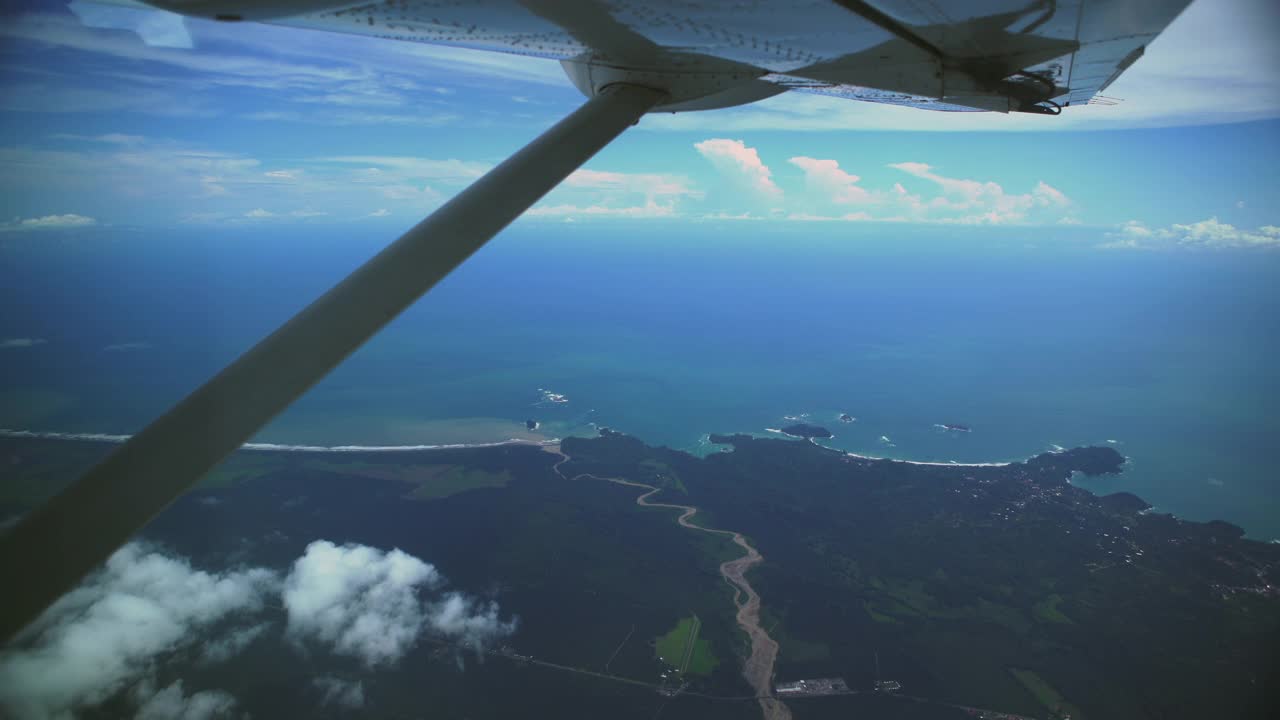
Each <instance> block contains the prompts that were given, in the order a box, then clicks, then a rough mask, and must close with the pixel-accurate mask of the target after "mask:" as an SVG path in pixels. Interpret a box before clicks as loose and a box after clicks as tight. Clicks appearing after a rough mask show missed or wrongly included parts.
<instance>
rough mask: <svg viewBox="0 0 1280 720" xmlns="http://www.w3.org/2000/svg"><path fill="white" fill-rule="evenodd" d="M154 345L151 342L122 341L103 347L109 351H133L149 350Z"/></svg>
mask: <svg viewBox="0 0 1280 720" xmlns="http://www.w3.org/2000/svg"><path fill="white" fill-rule="evenodd" d="M152 347H154V346H153V345H152V344H151V343H149V342H122V343H113V344H111V345H107V346H106V347H104V348H102V349H103V350H106V351H107V352H132V351H134V350H149V349H150V348H152Z"/></svg>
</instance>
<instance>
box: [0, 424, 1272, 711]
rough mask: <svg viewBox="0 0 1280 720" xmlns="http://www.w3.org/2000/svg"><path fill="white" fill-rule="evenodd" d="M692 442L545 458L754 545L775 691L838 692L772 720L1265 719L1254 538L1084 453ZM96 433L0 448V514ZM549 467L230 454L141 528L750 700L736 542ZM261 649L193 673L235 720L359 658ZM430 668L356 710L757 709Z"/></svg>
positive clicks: (474, 453) (27, 497)
mask: <svg viewBox="0 0 1280 720" xmlns="http://www.w3.org/2000/svg"><path fill="white" fill-rule="evenodd" d="M712 441H713V442H717V443H722V444H724V445H725V449H726V450H727V451H726V452H721V453H713V454H711V455H710V456H708V457H707V458H705V459H699V458H696V457H693V456H690V455H687V454H684V453H681V452H676V451H671V450H667V449H663V448H652V447H648V446H646V445H644V444H643V443H642V442H640V441H638V440H636V439H634V438H630V437H628V436H625V435H621V434H619V433H614V432H607V431H606V432H604V433H602V437H599V438H594V439H590V440H584V439H570V440H566V441H565V442H564V444H563V447H564V450H565V451H566V453H568V454H569V455H570V456H571V457H572V458H573V460H572V461H571V462H569V463H567V464H566V465H565V466H564V468H563V471H564V473H565V475H566V476H568V477H573V476H575V475H577V474H579V473H592V474H595V475H597V476H600V477H620V478H626V479H628V480H633V481H637V482H642V483H646V484H651V485H654V486H656V487H660V488H663V492H661V493H659V494H658V495H657V496H656V497H655V498H653V500H654V501H656V502H661V501H663V500H669V501H672V502H678V503H682V504H689V505H695V506H697V507H698V508H699V509H700V512H699V514H698V516H697V520H698V522H699V523H700V524H703V525H706V526H710V527H718V528H728V529H732V530H736V531H739V532H742V533H744V534H745V535H747V536H748V537H749V538H750V540H751V542H752V543H753V544H754V545H755V546H756V547H757V548H758V549H759V550H760V552H761V553H763V555H764V557H765V562H764V563H763V564H762V565H761V566H760V567H759V568H758V569H757V570H755V571H753V572H752V573H751V576H750V579H751V582H752V584H753V585H754V586H755V588H756V589H757V590H758V591H759V592H760V594H761V596H762V597H763V619H764V622H763V625H764V626H765V627H766V628H767V629H769V631H770V633H771V634H772V636H773V637H774V638H776V639H777V640H778V641H779V642H780V644H781V652H780V657H779V664H778V666H777V678H778V680H780V681H787V680H793V679H798V678H805V677H828V676H836V677H843V678H845V679H846V680H847V681H848V683H849V686H850V687H851V688H853V689H854V690H858V691H863V692H862V694H859V695H850V696H841V697H827V698H798V699H795V700H792V701H790V705H791V707H792V710H793V713H794V715H795V717H796V718H843V717H850V716H854V715H856V716H867V717H902V718H908V717H911V718H915V717H919V718H942V717H963V716H964V711H963V710H957V709H956V708H954V707H945V706H943V705H940V704H939V703H949V704H952V705H962V706H973V707H981V708H991V709H996V710H1003V711H1012V712H1020V713H1024V714H1027V715H1033V716H1036V717H1044V716H1047V715H1049V714H1050V713H1051V712H1054V711H1064V712H1071V714H1072V716H1073V717H1076V718H1080V717H1083V718H1086V719H1087V720H1099V719H1106V718H1119V717H1136V718H1179V717H1187V718H1201V717H1266V716H1267V714H1268V713H1267V711H1268V710H1269V709H1270V708H1268V707H1267V705H1266V703H1267V701H1268V698H1267V697H1266V693H1267V692H1268V691H1269V690H1271V689H1273V688H1275V687H1277V679H1276V676H1275V674H1274V665H1273V664H1272V663H1273V662H1274V656H1271V655H1269V653H1272V652H1274V651H1275V648H1277V647H1280V631H1278V629H1280V599H1278V598H1277V592H1276V590H1275V589H1274V586H1275V584H1276V583H1277V582H1280V579H1278V578H1277V572H1278V568H1280V547H1278V546H1274V545H1266V544H1262V543H1258V542H1254V541H1250V540H1246V539H1244V538H1243V537H1242V534H1241V532H1240V530H1239V528H1236V527H1234V526H1232V525H1230V524H1228V523H1222V522H1213V523H1193V522H1183V521H1180V520H1177V519H1174V518H1172V517H1169V516H1166V515H1159V514H1154V513H1149V512H1145V511H1146V510H1147V509H1148V508H1147V504H1146V503H1145V502H1143V501H1142V500H1141V499H1140V498H1137V497H1136V496H1133V495H1131V494H1128V493H1116V494H1112V495H1107V496H1103V497H1096V496H1094V495H1092V494H1090V493H1089V492H1087V491H1085V490H1082V489H1080V488H1077V487H1074V486H1072V485H1071V484H1069V482H1068V479H1069V478H1070V476H1071V474H1072V473H1073V472H1086V473H1095V474H1096V473H1111V472H1116V471H1118V470H1119V469H1120V467H1121V464H1122V462H1123V458H1121V457H1120V456H1119V454H1117V453H1116V452H1115V451H1114V450H1112V449H1110V448H1083V449H1077V450H1072V451H1068V452H1064V453H1056V454H1046V455H1041V456H1039V457H1036V458H1033V459H1031V460H1029V461H1027V462H1025V463H1017V464H1012V465H1008V466H998V467H994V466H993V467H973V466H939V465H919V464H910V463H901V462H894V461H884V460H867V459H861V458H855V457H850V456H847V455H844V454H842V453H840V452H837V451H834V450H830V449H826V448H822V447H820V446H817V445H814V444H813V443H810V442H797V441H787V440H761V439H751V438H749V437H746V436H713V437H712ZM109 448H110V446H109V445H107V444H101V443H81V442H66V441H52V440H29V439H24V440H14V439H6V440H0V450H2V451H3V454H2V455H0V456H2V457H4V458H5V459H6V464H5V465H4V466H3V470H0V473H2V474H0V502H3V503H4V504H3V505H2V506H0V510H3V511H4V512H2V513H0V521H3V520H4V519H5V518H6V517H9V516H10V514H11V513H14V512H20V511H22V510H25V509H28V508H29V507H31V506H32V505H33V504H34V503H35V502H38V501H39V500H41V499H43V498H44V497H47V496H48V495H49V494H51V493H52V492H53V491H54V490H55V489H56V488H57V487H59V486H60V485H61V484H63V483H65V482H66V481H68V480H70V479H71V478H73V477H74V476H75V474H76V473H77V472H79V470H81V469H83V468H84V467H86V466H88V465H89V464H90V463H92V462H93V461H94V460H95V459H96V458H97V457H99V456H101V455H102V454H103V453H105V452H106V451H107V450H108V449H109ZM555 460H556V458H555V457H554V456H552V455H551V454H549V453H546V452H543V451H541V450H538V449H536V448H532V447H527V446H506V447H496V448H484V449H474V450H447V451H426V452H392V453H386V452H384V453H376V452H366V453H355V452H353V453H345V452H344V453H304V452H242V453H238V454H237V455H235V456H233V458H231V459H230V460H229V461H228V462H227V463H225V464H224V465H223V466H222V467H221V468H219V469H218V470H216V471H215V472H214V473H212V474H211V475H210V477H209V478H206V480H205V482H204V483H202V485H201V486H200V487H199V488H197V489H196V490H195V491H194V492H192V493H191V494H190V495H188V496H187V497H185V498H183V499H182V500H180V501H179V502H178V503H176V504H175V505H174V506H173V507H171V508H170V509H169V510H168V511H166V512H165V513H164V514H163V515H162V516H160V517H159V518H157V519H156V521H154V522H153V523H152V524H151V526H149V527H148V529H147V530H146V531H145V533H144V534H145V535H146V536H147V537H148V538H150V539H152V540H155V541H158V542H160V543H163V544H164V546H166V547H167V548H170V549H172V550H173V551H175V552H179V553H182V554H184V555H186V556H188V557H191V558H192V559H193V561H194V563H195V564H196V565H197V566H201V567H208V568H224V567H228V566H230V565H233V564H260V565H268V566H271V567H276V568H284V567H285V566H286V565H287V564H288V563H290V562H292V560H293V559H295V558H296V557H298V555H299V554H301V552H302V549H303V548H304V547H305V545H306V543H308V542H310V541H311V540H315V539H318V538H324V539H329V540H333V541H335V542H359V543H364V544H368V545H373V546H376V547H380V548H390V547H399V548H401V549H403V550H405V551H406V552H410V553H412V554H414V555H417V556H418V557H421V558H423V559H424V560H426V561H429V562H431V563H433V564H435V565H436V566H437V567H438V568H439V569H440V571H441V572H442V573H443V574H444V575H445V576H446V577H448V578H449V580H450V581H451V586H452V587H455V588H458V589H461V590H465V591H467V592H470V593H473V594H478V595H483V596H485V597H491V598H493V599H494V600H496V601H497V602H498V603H499V604H500V606H501V607H502V610H503V614H504V616H509V615H511V614H514V615H517V616H519V618H520V626H519V630H518V631H517V633H516V635H515V636H514V637H513V638H512V639H511V640H510V644H511V646H512V647H513V648H514V650H515V651H517V652H519V653H521V654H528V655H532V656H534V657H535V658H536V659H538V660H545V661H549V662H553V663H557V664H562V665H566V666H571V667H577V668H583V669H588V670H593V671H597V672H599V671H602V670H604V669H605V666H606V664H607V665H608V672H609V673H610V674H615V675H619V676H623V677H627V678H632V679H639V680H643V681H646V682H657V681H658V677H659V674H660V673H661V672H662V670H663V669H664V667H666V666H667V663H663V662H662V661H660V660H659V659H658V656H662V657H667V656H668V655H675V654H678V655H679V660H678V662H673V663H671V664H673V665H676V666H682V665H687V668H688V671H687V673H686V674H685V676H686V679H688V680H690V681H691V682H692V687H691V688H690V689H692V690H694V691H700V692H706V693H710V694H715V695H728V696H741V695H745V694H749V692H750V690H749V688H747V687H746V685H745V683H744V682H743V681H742V680H741V678H740V677H739V671H740V668H741V658H742V654H743V652H744V650H745V643H744V639H743V636H742V635H741V633H740V632H739V631H738V630H737V629H736V626H735V624H734V620H733V606H732V601H731V592H730V590H729V587H728V586H727V585H726V584H725V582H724V581H723V579H722V578H721V577H720V576H719V573H718V570H717V566H718V564H719V562H721V561H723V560H725V559H728V558H730V557H734V556H736V555H737V554H738V553H737V551H736V548H735V547H734V546H732V545H731V544H730V543H729V542H728V541H727V540H724V539H722V538H719V537H717V536H711V535H708V534H706V533H697V532H692V531H689V530H685V529H682V528H679V527H677V526H676V524H675V522H674V520H675V516H676V514H677V513H676V512H675V511H671V510H663V509H658V508H650V509H646V508H641V507H637V506H636V505H635V502H634V501H635V497H636V496H637V495H638V494H639V492H640V491H639V490H638V489H636V488H628V487H621V486H617V485H613V484H610V483H605V482H601V481H595V480H590V479H583V480H578V481H566V480H564V479H562V478H559V477H557V476H556V475H555V474H554V473H552V472H551V465H552V464H553V463H554V462H555ZM695 617H696V618H697V630H696V637H695V633H694V621H693V619H694V618H695ZM276 637H279V635H278V627H277V635H276ZM655 638H657V639H658V640H657V641H656V642H655V643H651V640H653V639H655ZM658 644H660V645H662V646H663V647H662V648H658V647H655V645H658ZM282 645H283V644H282V643H265V642H263V643H256V644H255V645H254V646H252V647H251V648H250V649H249V650H248V651H247V652H246V655H244V656H243V658H241V659H240V660H237V662H236V664H235V667H234V668H232V670H234V672H232V671H230V670H228V671H227V672H225V673H220V674H219V675H218V677H217V682H216V685H215V686H217V687H222V688H225V689H227V690H229V691H231V692H232V693H233V694H234V695H236V696H237V697H239V698H241V700H242V703H243V704H244V707H245V708H246V709H247V710H249V711H251V712H253V714H254V715H256V716H260V717H271V716H284V715H291V714H297V712H298V710H299V708H308V707H311V705H310V704H309V703H314V697H313V696H311V695H308V694H307V691H306V688H307V687H308V683H309V682H310V678H311V677H313V676H315V675H318V674H324V673H343V672H358V671H359V669H358V668H351V667H344V666H342V665H341V663H338V664H337V665H336V666H335V665H334V662H335V661H333V660H332V659H326V658H324V657H321V656H312V657H307V658H304V659H301V660H299V658H298V657H297V656H296V654H292V653H290V652H287V650H286V649H284V648H283V647H282ZM675 645H679V646H680V647H679V649H678V650H675V649H674V646H675ZM877 651H878V653H879V659H880V668H881V677H882V678H883V679H892V680H897V681H899V682H901V683H902V685H903V690H902V693H903V694H904V695H907V696H911V697H913V698H928V699H930V700H933V701H936V702H935V703H920V702H916V701H915V700H913V699H911V698H907V697H904V698H892V697H886V696H883V695H880V694H876V693H871V692H867V691H869V690H870V688H871V687H872V685H873V682H874V680H875V672H876V671H875V664H874V654H873V653H875V652H877ZM455 657H457V652H456V650H455V649H451V648H448V647H443V646H440V645H438V644H432V643H426V644H424V645H423V646H422V647H420V648H419V649H418V650H415V651H414V652H413V653H412V654H410V655H409V656H408V657H406V658H405V660H404V661H403V663H402V664H401V665H400V666H399V667H397V668H395V669H386V670H379V672H378V673H377V674H376V675H375V676H374V677H373V679H371V680H370V683H371V684H370V686H369V688H368V696H369V698H370V702H371V705H370V707H369V709H368V710H369V712H370V713H371V714H376V715H380V716H397V715H414V714H432V715H439V716H444V717H451V716H468V717H477V718H484V717H512V716H527V717H535V716H546V717H585V716H598V717H651V716H653V714H654V712H655V710H656V709H657V708H658V707H659V706H660V705H661V706H662V708H663V709H662V711H661V714H662V717H666V718H678V717H698V718H715V717H757V716H758V708H757V707H756V705H755V704H754V703H752V702H750V701H747V702H742V701H732V700H709V699H703V698H698V697H695V696H691V695H689V694H684V695H681V696H679V697H677V698H675V699H674V700H672V699H667V698H662V697H661V696H658V695H657V693H655V692H653V690H651V689H646V688H644V687H638V686H632V685H627V684H624V683H617V682H613V681H609V680H605V679H600V678H595V677H591V676H586V675H579V674H575V673H571V672H565V671H560V670H553V669H549V668H546V667H539V666H536V665H528V664H523V663H519V662H517V661H513V660H511V659H509V658H502V657H489V658H487V659H485V661H484V662H483V663H477V662H476V661H475V658H474V657H468V656H465V654H464V656H463V657H464V658H465V659H466V670H465V671H459V670H458V669H457V666H456V664H455ZM164 672H165V673H172V674H175V675H180V676H182V677H184V678H191V679H190V681H189V682H190V683H191V684H192V686H193V687H199V683H198V682H196V681H197V680H198V679H199V678H200V677H201V673H204V672H208V671H206V670H198V669H194V670H193V669H192V668H188V667H185V666H183V665H182V661H181V660H180V659H178V660H174V661H172V662H171V663H170V664H168V665H166V670H165V671H164ZM165 679H166V678H165V677H162V678H161V680H162V681H163V680H165ZM427 708H429V709H430V710H431V712H430V713H426V712H425V710H424V709H427Z"/></svg>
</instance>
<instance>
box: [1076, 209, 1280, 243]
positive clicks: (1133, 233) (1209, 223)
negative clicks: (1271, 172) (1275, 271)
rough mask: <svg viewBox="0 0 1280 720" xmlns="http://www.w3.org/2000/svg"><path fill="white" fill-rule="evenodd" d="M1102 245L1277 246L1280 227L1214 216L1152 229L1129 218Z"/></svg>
mask: <svg viewBox="0 0 1280 720" xmlns="http://www.w3.org/2000/svg"><path fill="white" fill-rule="evenodd" d="M1107 238H1108V242H1106V243H1104V244H1103V245H1102V246H1101V247H1106V248H1134V249H1148V250H1156V249H1171V248H1219V249H1220V248H1280V227H1278V226H1275V225H1263V226H1262V227H1259V228H1257V229H1255V230H1245V229H1243V228H1237V227H1236V226H1234V225H1231V224H1228V223H1224V222H1221V221H1219V220H1218V218H1216V217H1211V218H1209V219H1207V220H1201V221H1200V222H1195V223H1190V224H1188V225H1180V224H1177V223H1175V224H1173V225H1170V226H1168V227H1164V228H1151V227H1148V226H1147V225H1146V224H1145V223H1143V222H1141V221H1138V220H1130V221H1128V222H1126V223H1124V224H1123V225H1121V226H1120V227H1118V228H1117V229H1116V230H1115V231H1114V232H1111V233H1108V234H1107Z"/></svg>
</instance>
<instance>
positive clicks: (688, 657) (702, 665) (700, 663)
mask: <svg viewBox="0 0 1280 720" xmlns="http://www.w3.org/2000/svg"><path fill="white" fill-rule="evenodd" d="M701 628H702V621H701V620H699V619H698V616H697V615H692V616H690V617H687V618H682V619H681V620H680V622H679V623H677V624H676V626H675V628H673V629H672V630H671V632H668V633H667V634H666V635H663V636H662V637H660V638H658V639H657V640H655V641H654V650H655V652H657V655H658V657H659V658H661V659H662V661H663V662H665V663H667V664H668V665H672V666H674V667H676V668H677V669H679V670H680V672H682V673H685V674H688V675H710V674H711V671H712V670H714V669H715V667H716V665H719V664H720V661H719V660H718V659H717V658H716V656H715V654H714V653H712V652H711V644H710V643H709V642H707V641H706V640H703V639H700V638H699V637H698V632H699V631H700V630H701Z"/></svg>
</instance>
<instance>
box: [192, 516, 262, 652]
mask: <svg viewBox="0 0 1280 720" xmlns="http://www.w3.org/2000/svg"><path fill="white" fill-rule="evenodd" d="M206 500H214V501H215V502H213V503H207V502H205V501H206ZM201 503H202V504H205V505H216V504H217V503H218V501H217V498H213V497H208V498H201ZM270 627H271V625H270V624H269V623H265V622H263V623H258V624H256V625H249V626H247V627H239V628H232V629H230V630H226V631H224V632H222V633H221V634H219V635H218V636H216V637H213V638H209V639H208V640H205V641H204V642H203V643H202V644H201V646H200V660H201V661H202V662H206V663H209V664H217V663H220V662H225V661H227V660H230V659H231V658H233V657H235V656H237V655H239V654H240V653H242V652H244V650H245V648H247V647H249V645H251V644H252V643H253V641H254V640H257V639H258V638H259V637H261V636H262V634H263V633H265V632H266V631H267V629H268V628H270Z"/></svg>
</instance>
